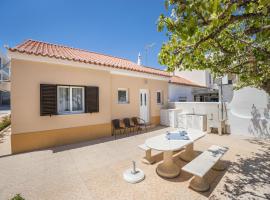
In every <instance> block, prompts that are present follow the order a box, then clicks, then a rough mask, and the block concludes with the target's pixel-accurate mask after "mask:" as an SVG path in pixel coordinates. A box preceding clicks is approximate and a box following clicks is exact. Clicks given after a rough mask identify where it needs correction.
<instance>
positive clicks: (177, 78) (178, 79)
mask: <svg viewBox="0 0 270 200" xmlns="http://www.w3.org/2000/svg"><path fill="white" fill-rule="evenodd" d="M169 83H173V84H178V85H187V86H194V87H202V88H206V87H205V86H202V85H199V84H197V83H194V82H192V81H190V80H187V79H185V78H182V77H180V76H172V77H171V78H170V80H169Z"/></svg>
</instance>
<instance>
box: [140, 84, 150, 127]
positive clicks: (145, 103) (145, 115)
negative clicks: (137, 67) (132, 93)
mask: <svg viewBox="0 0 270 200" xmlns="http://www.w3.org/2000/svg"><path fill="white" fill-rule="evenodd" d="M149 102H150V101H149V91H148V90H147V89H140V118H141V119H143V120H144V121H145V122H146V123H148V122H149V121H150V120H149V118H150V117H149Z"/></svg>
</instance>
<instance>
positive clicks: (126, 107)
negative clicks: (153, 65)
mask: <svg viewBox="0 0 270 200" xmlns="http://www.w3.org/2000/svg"><path fill="white" fill-rule="evenodd" d="M111 85H112V118H120V119H121V118H124V117H134V116H138V117H139V116H140V89H148V90H149V94H150V119H151V117H156V116H159V115H160V108H161V107H162V106H164V104H166V103H167V99H168V82H167V81H160V80H153V79H145V78H138V77H129V76H122V75H112V77H111ZM119 88H126V89H128V91H129V103H127V104H119V103H118V96H117V93H118V89H119ZM157 91H162V93H163V100H164V104H163V105H159V104H157V102H156V92H157Z"/></svg>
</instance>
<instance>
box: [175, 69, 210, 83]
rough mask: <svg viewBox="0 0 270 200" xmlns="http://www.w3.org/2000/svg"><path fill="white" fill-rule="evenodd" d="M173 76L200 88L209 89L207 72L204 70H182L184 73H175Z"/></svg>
mask: <svg viewBox="0 0 270 200" xmlns="http://www.w3.org/2000/svg"><path fill="white" fill-rule="evenodd" d="M174 74H175V75H176V76H181V77H183V78H185V79H188V80H190V81H192V82H194V83H197V84H199V85H202V86H206V87H209V86H210V81H209V74H210V73H209V72H208V71H206V70H192V71H189V70H184V71H175V72H174Z"/></svg>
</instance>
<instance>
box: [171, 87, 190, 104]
mask: <svg viewBox="0 0 270 200" xmlns="http://www.w3.org/2000/svg"><path fill="white" fill-rule="evenodd" d="M192 89H193V87H190V86H184V85H177V84H171V83H170V84H169V101H171V102H177V101H179V97H187V101H194V99H193V95H192Z"/></svg>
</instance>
